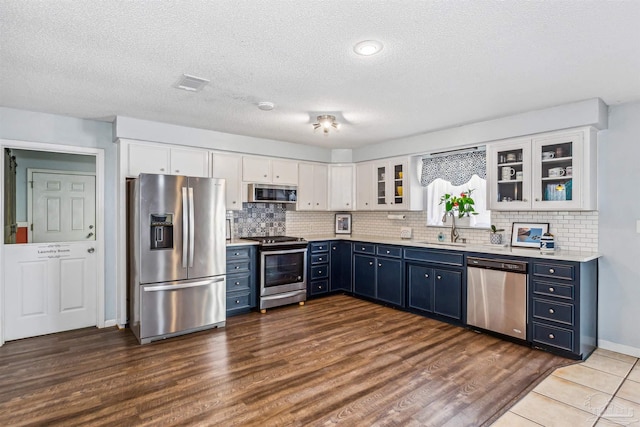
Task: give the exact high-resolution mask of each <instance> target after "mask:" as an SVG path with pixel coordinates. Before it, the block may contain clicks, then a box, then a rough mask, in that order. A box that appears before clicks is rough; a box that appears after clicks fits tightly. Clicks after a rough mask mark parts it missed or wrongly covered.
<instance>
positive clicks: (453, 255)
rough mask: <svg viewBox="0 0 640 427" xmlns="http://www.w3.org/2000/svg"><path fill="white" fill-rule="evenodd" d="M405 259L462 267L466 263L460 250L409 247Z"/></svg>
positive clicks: (405, 252)
mask: <svg viewBox="0 0 640 427" xmlns="http://www.w3.org/2000/svg"><path fill="white" fill-rule="evenodd" d="M404 259H406V260H415V261H425V262H431V263H436V264H446V265H457V266H460V267H462V265H463V264H464V256H463V255H462V254H461V253H459V252H452V251H442V252H440V251H431V250H428V249H413V248H411V249H409V248H406V249H405V250H404Z"/></svg>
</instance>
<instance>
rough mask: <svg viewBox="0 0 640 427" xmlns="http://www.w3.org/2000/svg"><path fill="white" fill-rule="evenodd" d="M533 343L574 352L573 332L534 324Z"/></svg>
mask: <svg viewBox="0 0 640 427" xmlns="http://www.w3.org/2000/svg"><path fill="white" fill-rule="evenodd" d="M533 342H534V343H540V344H546V345H550V346H552V347H557V348H561V349H563V350H567V351H573V331H571V330H568V329H562V328H556V327H554V326H549V325H543V324H541V323H537V322H533Z"/></svg>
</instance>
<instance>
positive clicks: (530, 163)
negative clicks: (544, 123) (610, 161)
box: [487, 127, 598, 211]
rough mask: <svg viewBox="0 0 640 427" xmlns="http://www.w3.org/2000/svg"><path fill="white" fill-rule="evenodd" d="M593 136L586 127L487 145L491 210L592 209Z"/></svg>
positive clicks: (594, 193)
mask: <svg viewBox="0 0 640 427" xmlns="http://www.w3.org/2000/svg"><path fill="white" fill-rule="evenodd" d="M596 132H597V131H596V129H595V128H592V127H586V128H579V129H573V130H566V131H559V132H550V133H545V134H540V135H532V136H530V137H526V138H517V139H509V140H505V141H499V142H494V143H491V144H489V145H487V185H488V189H489V190H488V191H487V198H488V200H487V206H488V207H489V209H491V210H498V211H509V210H536V211H557V210H585V211H592V210H596V209H597V205H598V200H597V158H596V153H597V151H596V148H597V147H596V139H597V136H596Z"/></svg>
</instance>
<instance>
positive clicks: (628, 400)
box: [492, 349, 640, 427]
mask: <svg viewBox="0 0 640 427" xmlns="http://www.w3.org/2000/svg"><path fill="white" fill-rule="evenodd" d="M621 425H622V426H640V362H639V361H638V359H637V358H635V357H631V356H627V355H624V354H620V353H614V352H612V351H608V350H603V349H596V351H594V352H593V354H592V355H591V356H589V358H588V359H587V360H586V361H584V362H582V363H579V364H575V365H570V366H565V367H564V368H559V369H556V370H555V371H554V372H553V373H552V374H551V375H549V377H547V378H546V379H545V380H544V381H542V382H541V383H540V384H538V385H537V386H536V388H534V389H533V390H532V391H531V392H530V393H529V394H527V395H526V396H525V397H523V398H522V399H521V400H520V401H519V402H517V403H516V404H515V405H514V406H513V407H512V408H511V409H510V410H509V412H507V413H505V414H504V415H503V416H502V417H500V418H499V419H498V420H497V421H496V422H495V423H493V426H492V427H520V426H522V427H528V426H544V427H554V426H561V427H566V426H571V427H582V426H588V427H592V426H596V427H609V426H621Z"/></svg>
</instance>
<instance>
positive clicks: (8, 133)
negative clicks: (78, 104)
mask: <svg viewBox="0 0 640 427" xmlns="http://www.w3.org/2000/svg"><path fill="white" fill-rule="evenodd" d="M0 138H2V139H13V140H18V141H29V142H41V143H47V144H58V145H73V146H78V147H90V148H102V149H104V153H105V156H104V157H105V188H104V197H105V200H104V204H105V214H104V228H105V230H104V231H105V236H106V237H107V238H106V239H105V284H104V285H105V295H104V296H105V319H106V320H111V319H115V318H116V276H115V265H116V241H115V239H114V238H113V237H112V236H115V235H116V217H117V215H116V208H115V207H116V177H117V173H116V171H117V165H118V161H117V146H116V144H113V142H112V141H113V132H112V124H111V123H107V122H99V121H96V120H83V119H76V118H73V117H65V116H57V115H53V114H43V113H36V112H31V111H24V110H15V109H11V108H5V107H0Z"/></svg>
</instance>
